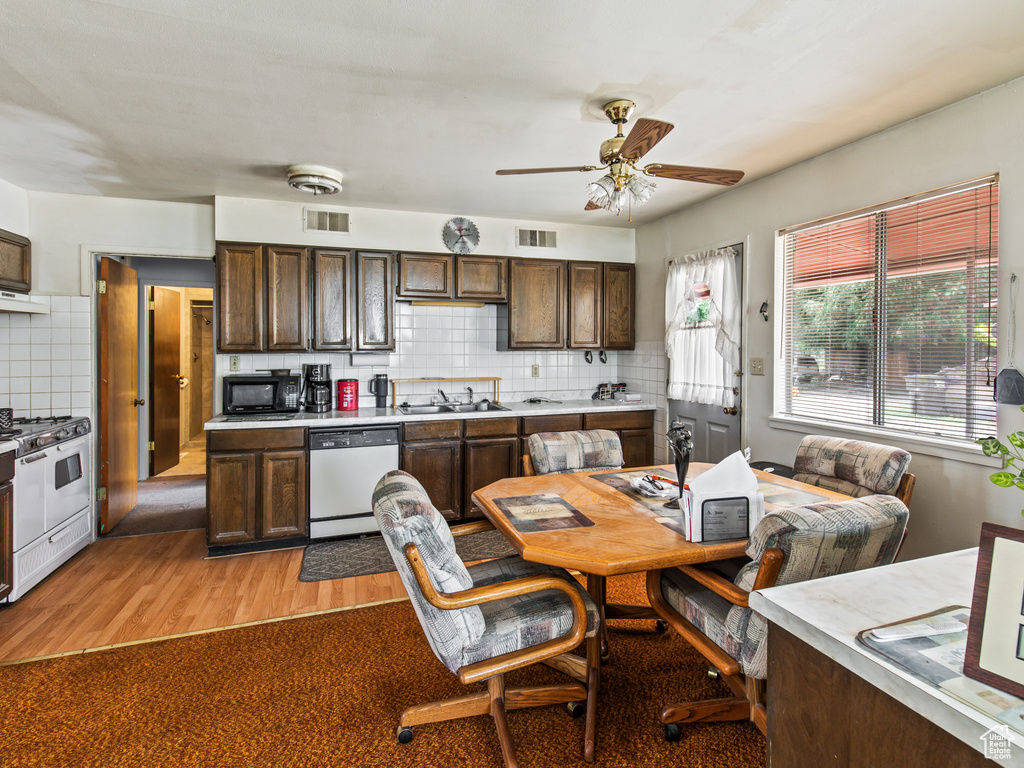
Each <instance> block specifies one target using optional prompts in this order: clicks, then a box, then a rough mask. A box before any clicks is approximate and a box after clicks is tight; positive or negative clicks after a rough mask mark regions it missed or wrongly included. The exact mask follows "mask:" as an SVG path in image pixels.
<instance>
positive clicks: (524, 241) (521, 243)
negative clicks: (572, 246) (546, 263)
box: [516, 227, 558, 248]
mask: <svg viewBox="0 0 1024 768" xmlns="http://www.w3.org/2000/svg"><path fill="white" fill-rule="evenodd" d="M516 247H517V248H557V247H558V233H557V232H556V231H555V230H553V229H523V228H522V227H516Z"/></svg>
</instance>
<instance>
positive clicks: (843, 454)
mask: <svg viewBox="0 0 1024 768" xmlns="http://www.w3.org/2000/svg"><path fill="white" fill-rule="evenodd" d="M909 465H910V454H909V453H907V452H906V451H904V450H903V449H902V448H894V447H892V446H889V445H879V444H878V443H867V442H863V441H861V440H844V439H843V438H839V437H827V436H825V435H808V436H807V437H805V438H804V439H803V440H801V441H800V446H799V447H798V448H797V450H796V460H795V461H794V462H793V479H794V480H799V481H800V482H801V483H807V484H808V485H816V486H818V487H819V488H828V489H829V490H833V491H839V493H845V494H846V495H847V496H854V497H860V496H868V495H871V494H875V493H882V494H890V495H892V496H895V497H896V498H897V499H899V500H900V501H902V502H903V503H904V504H910V497H911V496H912V495H913V493H914V483H915V481H916V478H915V477H914V475H912V474H910V473H909V472H907V467H908V466H909Z"/></svg>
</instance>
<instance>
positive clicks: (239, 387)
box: [224, 374, 300, 415]
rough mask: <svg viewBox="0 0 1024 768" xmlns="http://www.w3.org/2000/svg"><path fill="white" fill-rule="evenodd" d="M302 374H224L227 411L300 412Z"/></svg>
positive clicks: (240, 412)
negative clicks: (300, 381) (300, 377)
mask: <svg viewBox="0 0 1024 768" xmlns="http://www.w3.org/2000/svg"><path fill="white" fill-rule="evenodd" d="M299 390H300V387H299V376H298V375H294V374H284V375H277V374H240V375H237V376H225V377H224V413H226V414H234V415H237V414H244V413H297V412H298V410H299V394H300V392H299Z"/></svg>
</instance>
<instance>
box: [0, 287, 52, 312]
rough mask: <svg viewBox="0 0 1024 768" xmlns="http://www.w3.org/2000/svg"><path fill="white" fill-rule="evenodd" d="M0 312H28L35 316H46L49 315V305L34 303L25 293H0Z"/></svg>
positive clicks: (39, 302)
mask: <svg viewBox="0 0 1024 768" xmlns="http://www.w3.org/2000/svg"><path fill="white" fill-rule="evenodd" d="M0 312H30V313H33V314H37V315H48V314H50V305H49V303H43V302H41V301H35V300H34V299H33V298H32V297H31V296H29V295H28V294H25V293H13V292H11V291H0Z"/></svg>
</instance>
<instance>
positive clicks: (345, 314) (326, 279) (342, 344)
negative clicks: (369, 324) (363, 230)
mask: <svg viewBox="0 0 1024 768" xmlns="http://www.w3.org/2000/svg"><path fill="white" fill-rule="evenodd" d="M351 297H352V253H351V252H350V251H335V250H329V249H326V248H317V249H315V250H314V251H313V347H314V348H315V349H334V350H341V351H348V350H351V349H352V312H351V306H352V298H351Z"/></svg>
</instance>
